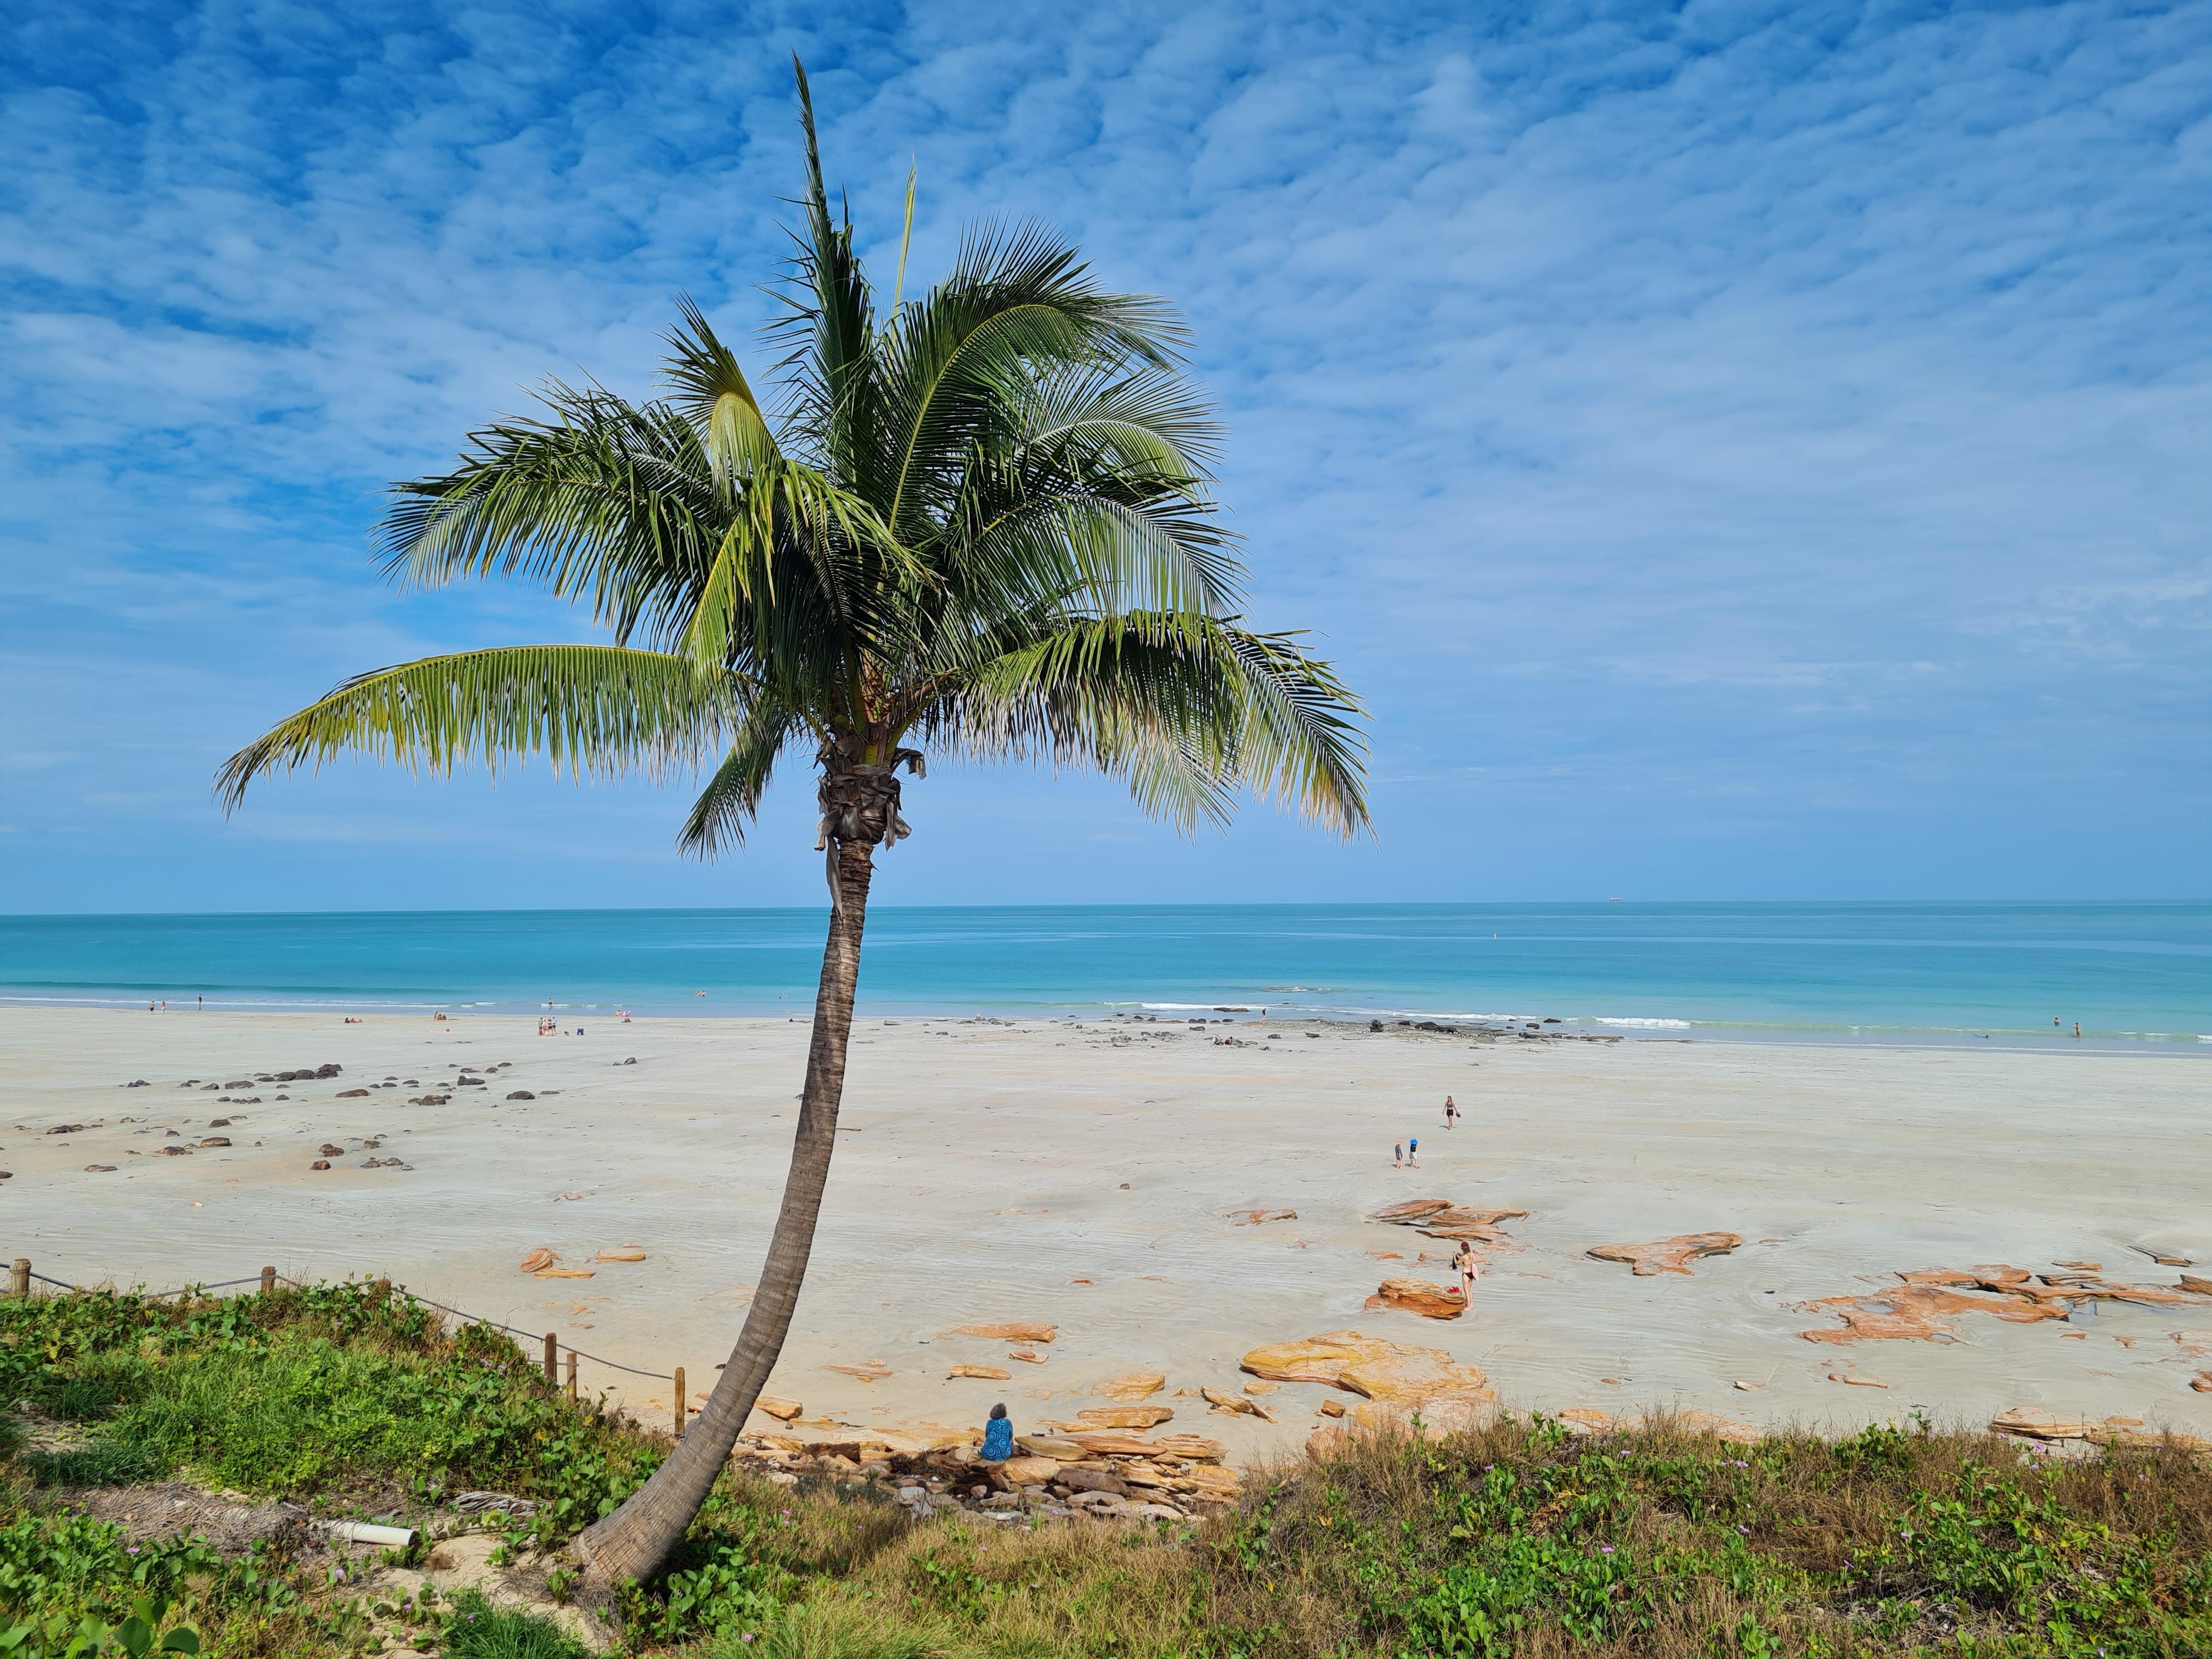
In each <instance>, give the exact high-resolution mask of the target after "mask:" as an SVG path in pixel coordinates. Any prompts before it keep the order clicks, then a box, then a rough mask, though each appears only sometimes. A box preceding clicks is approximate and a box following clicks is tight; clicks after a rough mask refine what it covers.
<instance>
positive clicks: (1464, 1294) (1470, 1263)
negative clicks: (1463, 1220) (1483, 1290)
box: [1452, 1238, 1482, 1304]
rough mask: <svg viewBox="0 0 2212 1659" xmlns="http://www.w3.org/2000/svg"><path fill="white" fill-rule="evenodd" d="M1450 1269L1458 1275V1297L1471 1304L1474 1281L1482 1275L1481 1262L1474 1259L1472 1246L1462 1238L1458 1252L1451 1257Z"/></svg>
mask: <svg viewBox="0 0 2212 1659" xmlns="http://www.w3.org/2000/svg"><path fill="white" fill-rule="evenodd" d="M1452 1271H1453V1272H1454V1273H1457V1274H1458V1275H1459V1299H1460V1300H1461V1301H1462V1302H1465V1303H1468V1304H1473V1302H1474V1281H1475V1280H1476V1279H1480V1278H1481V1277H1482V1264H1481V1263H1480V1262H1479V1261H1476V1260H1475V1259H1474V1245H1472V1244H1470V1243H1468V1242H1467V1240H1465V1239H1463V1238H1462V1240H1460V1242H1459V1251H1458V1253H1457V1254H1456V1255H1454V1256H1453V1257H1452Z"/></svg>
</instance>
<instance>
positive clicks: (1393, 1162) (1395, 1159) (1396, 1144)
mask: <svg viewBox="0 0 2212 1659" xmlns="http://www.w3.org/2000/svg"><path fill="white" fill-rule="evenodd" d="M1390 1167H1391V1168H1392V1169H1394V1170H1402V1169H1404V1168H1405V1167H1406V1143H1405V1142H1404V1141H1402V1140H1396V1141H1393V1142H1391V1143H1390Z"/></svg>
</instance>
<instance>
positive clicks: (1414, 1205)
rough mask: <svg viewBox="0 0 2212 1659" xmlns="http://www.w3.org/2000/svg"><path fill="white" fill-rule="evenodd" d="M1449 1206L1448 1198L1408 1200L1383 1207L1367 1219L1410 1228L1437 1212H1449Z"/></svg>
mask: <svg viewBox="0 0 2212 1659" xmlns="http://www.w3.org/2000/svg"><path fill="white" fill-rule="evenodd" d="M1451 1206H1452V1204H1451V1200H1449V1199H1448V1198H1409V1199H1407V1200H1405V1202H1403V1203H1402V1204H1389V1205H1385V1206H1383V1208H1381V1209H1379V1210H1377V1211H1376V1212H1375V1213H1374V1214H1372V1215H1370V1216H1369V1217H1368V1219H1369V1220H1370V1221H1389V1222H1394V1223H1395V1224H1396V1225H1399V1226H1401V1227H1410V1226H1412V1225H1413V1224H1414V1223H1415V1222H1418V1221H1425V1220H1426V1219H1427V1218H1429V1217H1431V1216H1432V1215H1434V1214H1436V1213H1437V1211H1439V1210H1449V1208H1451Z"/></svg>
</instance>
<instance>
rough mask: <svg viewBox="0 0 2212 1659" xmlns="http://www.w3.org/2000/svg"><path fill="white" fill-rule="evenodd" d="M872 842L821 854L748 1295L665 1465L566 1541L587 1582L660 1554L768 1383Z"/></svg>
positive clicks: (847, 1008)
mask: <svg viewBox="0 0 2212 1659" xmlns="http://www.w3.org/2000/svg"><path fill="white" fill-rule="evenodd" d="M873 851H874V849H873V848H872V846H871V845H870V844H869V842H866V841H864V840H858V839H855V840H851V841H841V842H836V843H834V844H833V848H832V852H833V856H834V858H835V860H836V872H837V896H838V900H839V902H837V903H836V905H835V906H834V907H833V908H831V910H830V912H829V941H828V943H827V944H826V945H824V946H823V951H822V981H821V983H820V985H819V986H818V987H817V989H816V991H815V994H814V1035H813V1041H812V1042H811V1045H810V1046H809V1048H808V1049H807V1053H806V1091H805V1094H804V1095H803V1096H802V1097H801V1099H800V1104H799V1129H798V1133H796V1134H795V1135H794V1136H793V1139H792V1146H791V1173H790V1174H789V1175H788V1176H786V1177H785V1179H784V1184H783V1207H782V1209H781V1211H779V1212H777V1215H776V1218H775V1237H773V1238H771V1239H770V1240H769V1247H768V1262H767V1265H766V1266H765V1267H763V1268H762V1270H761V1278H760V1287H759V1288H758V1289H757V1291H754V1293H753V1301H752V1307H751V1310H750V1311H749V1312H748V1313H747V1314H746V1315H745V1324H744V1330H742V1331H740V1332H739V1333H738V1346H736V1347H735V1348H733V1349H732V1350H731V1352H730V1359H729V1364H727V1365H726V1366H725V1367H724V1368H723V1370H722V1375H721V1377H720V1380H719V1381H717V1382H716V1383H715V1384H714V1394H713V1395H712V1396H710V1397H709V1398H708V1401H707V1404H706V1407H705V1409H703V1410H702V1411H701V1412H700V1413H699V1415H698V1418H697V1419H696V1420H695V1421H694V1422H693V1423H692V1425H691V1427H690V1431H688V1432H687V1433H686V1434H685V1435H684V1439H683V1441H682V1443H680V1444H678V1447H677V1448H676V1450H675V1451H674V1453H673V1454H671V1455H670V1457H669V1459H668V1461H667V1462H665V1463H663V1464H662V1465H661V1466H660V1468H659V1471H658V1472H657V1473H655V1474H654V1475H653V1478H652V1479H651V1480H648V1481H647V1482H646V1483H645V1485H643V1486H641V1487H639V1488H638V1489H637V1491H636V1492H633V1493H631V1494H630V1498H629V1502H627V1503H625V1504H623V1506H622V1507H621V1508H620V1509H618V1510H616V1511H615V1512H614V1513H613V1514H612V1515H611V1516H607V1517H606V1518H605V1520H603V1521H600V1522H598V1523H596V1524H595V1525H593V1526H592V1527H590V1528H586V1530H585V1532H584V1533H583V1534H581V1535H580V1537H579V1538H578V1539H577V1541H576V1543H577V1547H578V1548H579V1550H580V1552H581V1553H582V1554H583V1557H584V1560H585V1564H586V1566H587V1567H588V1568H589V1569H590V1571H591V1574H592V1577H593V1578H595V1579H598V1580H599V1581H600V1583H602V1584H603V1585H605V1586H606V1587H609V1588H611V1587H612V1586H613V1585H615V1584H617V1583H621V1582H622V1581H623V1579H625V1578H647V1577H651V1576H652V1575H653V1573H655V1572H656V1571H659V1568H660V1566H661V1565H662V1564H663V1563H664V1562H665V1561H666V1560H667V1559H668V1554H669V1552H670V1551H671V1550H673V1549H674V1548H675V1547H676V1544H677V1541H678V1540H679V1539H681V1538H682V1537H683V1536H684V1530H685V1529H686V1528H689V1527H690V1524H691V1518H692V1517H693V1516H696V1514H698V1512H699V1506H700V1504H702V1503H704V1502H705V1501H706V1497H707V1492H708V1488H709V1487H711V1486H713V1485H714V1477H715V1476H716V1475H718V1474H720V1473H721V1472H722V1465H723V1464H724V1463H725V1462H727V1461H728V1458H729V1455H730V1448H731V1447H732V1446H733V1445H735V1444H736V1443H737V1438H738V1433H739V1432H740V1431H742V1430H743V1429H744V1423H745V1419H746V1417H747V1416H748V1415H749V1414H750V1413H751V1411H752V1408H753V1401H755V1400H756V1399H757V1398H758V1397H759V1395H760V1391H761V1389H763V1387H765V1386H766V1384H767V1383H768V1377H769V1371H771V1370H774V1369H775V1362H776V1359H777V1358H778V1357H779V1356H780V1355H781V1353H782V1352H783V1344H784V1340H785V1338H786V1337H787V1336H789V1335H790V1334H791V1318H792V1315H793V1312H794V1311H796V1310H797V1309H798V1306H799V1286H800V1285H803V1284H804V1283H805V1279H806V1261H807V1256H808V1255H809V1253H810V1252H811V1250H812V1249H813V1248H814V1224H815V1220H816V1218H817V1217H818V1216H819V1215H820V1214H821V1212H822V1189H823V1185H824V1183H826V1182H828V1180H829V1157H830V1154H831V1152H833V1151H834V1150H835V1148H836V1139H837V1103H838V1099H839V1097H840V1096H842V1094H843V1092H844V1088H845V1049H846V1044H847V1041H848V1038H849V1037H850V1036H851V1034H852V1029H853V992H854V986H855V985H856V984H857V983H858V981H859V979H860V933H861V928H862V926H863V924H864V923H865V921H866V915H867V908H868V883H869V880H870V878H872V875H873V874H874V865H873V862H872V854H873Z"/></svg>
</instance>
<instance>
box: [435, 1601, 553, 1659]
mask: <svg viewBox="0 0 2212 1659" xmlns="http://www.w3.org/2000/svg"><path fill="white" fill-rule="evenodd" d="M440 1651H441V1652H442V1653H444V1654H446V1655H447V1659H588V1656H587V1654H586V1650H585V1648H584V1647H583V1645H582V1644H580V1643H579V1642H577V1641H575V1640H574V1639H573V1638H570V1637H569V1636H568V1633H567V1632H564V1631H563V1630H562V1628H561V1627H560V1626H558V1625H556V1624H555V1623H554V1622H553V1621H552V1620H550V1619H546V1618H543V1617H541V1616H539V1615H538V1614H536V1613H514V1612H507V1611H501V1609H499V1608H496V1607H493V1606H492V1605H491V1603H490V1602H489V1601H485V1600H484V1598H483V1596H482V1595H479V1594H478V1593H477V1591H475V1590H463V1591H462V1592H461V1593H460V1594H459V1595H456V1596H455V1597H454V1598H453V1613H452V1615H451V1616H450V1617H449V1618H448V1619H447V1620H446V1625H445V1630H444V1632H443V1639H442V1641H441V1644H440Z"/></svg>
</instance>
